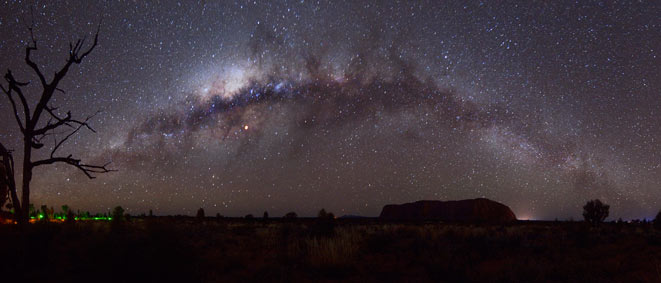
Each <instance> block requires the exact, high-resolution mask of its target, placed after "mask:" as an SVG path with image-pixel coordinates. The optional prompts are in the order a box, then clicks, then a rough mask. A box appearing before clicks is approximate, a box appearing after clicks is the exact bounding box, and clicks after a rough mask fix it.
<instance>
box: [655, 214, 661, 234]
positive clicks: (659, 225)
mask: <svg viewBox="0 0 661 283" xmlns="http://www.w3.org/2000/svg"><path fill="white" fill-rule="evenodd" d="M654 229H656V230H659V231H661V210H659V212H658V213H657V214H656V217H655V218H654Z"/></svg>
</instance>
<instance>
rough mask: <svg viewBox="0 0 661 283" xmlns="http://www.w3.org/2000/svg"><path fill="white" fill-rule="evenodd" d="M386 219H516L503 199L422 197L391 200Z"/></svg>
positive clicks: (456, 220)
mask: <svg viewBox="0 0 661 283" xmlns="http://www.w3.org/2000/svg"><path fill="white" fill-rule="evenodd" d="M379 217H380V218H382V219H398V220H441V221H448V222H491V223H503V222H512V221H516V215H514V212H512V210H511V209H510V208H509V207H508V206H506V205H504V204H502V203H499V202H495V201H492V200H489V199H486V198H476V199H465V200H455V201H438V200H421V201H416V202H412V203H405V204H399V205H397V204H389V205H386V206H384V207H383V210H382V211H381V215H380V216H379Z"/></svg>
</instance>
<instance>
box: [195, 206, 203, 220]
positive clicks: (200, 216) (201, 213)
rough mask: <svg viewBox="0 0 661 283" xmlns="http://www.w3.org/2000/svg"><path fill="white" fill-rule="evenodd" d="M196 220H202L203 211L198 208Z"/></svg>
mask: <svg viewBox="0 0 661 283" xmlns="http://www.w3.org/2000/svg"><path fill="white" fill-rule="evenodd" d="M196 216H197V218H199V219H202V218H204V209H203V208H201V207H200V209H198V210H197V215H196Z"/></svg>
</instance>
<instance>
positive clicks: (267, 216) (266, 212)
mask: <svg viewBox="0 0 661 283" xmlns="http://www.w3.org/2000/svg"><path fill="white" fill-rule="evenodd" d="M262 218H264V219H269V213H268V211H264V216H263V217H262Z"/></svg>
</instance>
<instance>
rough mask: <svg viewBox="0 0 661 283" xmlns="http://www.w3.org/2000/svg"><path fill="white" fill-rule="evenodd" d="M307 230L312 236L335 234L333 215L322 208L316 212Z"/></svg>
mask: <svg viewBox="0 0 661 283" xmlns="http://www.w3.org/2000/svg"><path fill="white" fill-rule="evenodd" d="M309 232H310V234H311V235H312V236H318V237H330V236H332V235H333V234H335V215H333V213H328V212H326V210H325V209H323V208H322V209H321V210H320V211H319V213H318V214H317V220H316V221H315V222H314V223H313V224H312V226H310V229H309Z"/></svg>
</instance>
